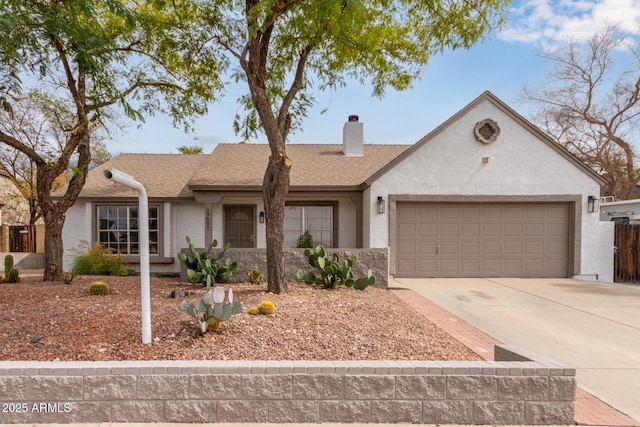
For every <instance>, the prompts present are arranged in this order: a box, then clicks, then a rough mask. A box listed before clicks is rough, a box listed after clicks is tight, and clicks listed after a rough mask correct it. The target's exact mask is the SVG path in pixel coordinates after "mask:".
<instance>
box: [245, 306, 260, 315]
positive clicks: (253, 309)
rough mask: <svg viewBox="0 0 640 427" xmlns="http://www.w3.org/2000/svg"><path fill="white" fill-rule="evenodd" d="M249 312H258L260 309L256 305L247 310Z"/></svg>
mask: <svg viewBox="0 0 640 427" xmlns="http://www.w3.org/2000/svg"><path fill="white" fill-rule="evenodd" d="M248 313H249V314H253V315H255V314H260V309H258V307H251V308H250V309H249V311H248Z"/></svg>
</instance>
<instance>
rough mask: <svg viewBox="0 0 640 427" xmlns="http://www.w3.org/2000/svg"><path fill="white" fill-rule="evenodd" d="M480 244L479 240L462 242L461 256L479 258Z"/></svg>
mask: <svg viewBox="0 0 640 427" xmlns="http://www.w3.org/2000/svg"><path fill="white" fill-rule="evenodd" d="M481 247H482V243H481V242H480V241H479V240H475V241H464V242H462V254H463V255H466V256H474V255H475V256H480V254H481V253H482V251H481Z"/></svg>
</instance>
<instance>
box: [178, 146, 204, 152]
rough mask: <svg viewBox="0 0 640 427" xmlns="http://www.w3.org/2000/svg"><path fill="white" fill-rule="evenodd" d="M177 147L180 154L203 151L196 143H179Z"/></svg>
mask: <svg viewBox="0 0 640 427" xmlns="http://www.w3.org/2000/svg"><path fill="white" fill-rule="evenodd" d="M177 149H178V152H179V153H180V154H202V152H203V151H204V149H203V148H202V147H199V146H197V145H191V146H187V145H181V146H180V147H178V148H177Z"/></svg>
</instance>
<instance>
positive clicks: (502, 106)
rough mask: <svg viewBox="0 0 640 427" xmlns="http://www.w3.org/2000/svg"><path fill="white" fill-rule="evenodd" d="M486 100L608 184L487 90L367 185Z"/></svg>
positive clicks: (576, 164) (596, 179) (381, 170)
mask: <svg viewBox="0 0 640 427" xmlns="http://www.w3.org/2000/svg"><path fill="white" fill-rule="evenodd" d="M484 101H489V102H491V103H492V104H493V105H495V106H496V107H497V108H499V109H500V110H502V111H503V112H504V113H505V114H506V115H508V116H509V117H511V118H512V119H513V120H515V121H516V122H517V123H518V124H520V125H521V126H522V127H523V128H525V129H526V130H528V131H529V132H531V133H532V134H533V135H535V136H536V137H537V138H538V139H539V140H540V141H542V142H543V143H545V144H547V145H548V146H549V147H551V148H552V149H554V150H555V151H556V152H557V153H558V154H560V155H561V156H563V157H565V158H566V159H567V160H569V161H570V162H571V163H573V164H574V165H575V166H577V167H578V168H579V169H581V170H582V171H583V172H584V173H586V174H587V175H589V176H591V177H592V178H593V179H594V180H595V181H596V182H598V183H599V184H600V185H604V184H606V182H607V181H606V179H605V178H603V177H602V176H600V175H598V174H597V173H596V172H595V171H594V170H593V169H591V168H590V167H589V166H587V165H586V164H585V163H584V162H583V161H582V160H580V159H579V158H578V157H576V156H575V155H574V154H572V153H571V152H570V151H569V150H567V149H566V148H564V147H563V146H561V145H559V144H557V143H556V142H555V141H554V140H552V139H551V138H550V137H549V136H548V135H547V134H545V133H544V132H542V131H541V130H540V129H539V128H538V127H536V126H535V125H534V124H532V123H531V122H530V121H528V120H527V119H525V118H524V117H523V116H521V115H520V114H518V113H517V112H516V111H515V110H513V109H512V108H511V107H509V106H508V105H507V104H505V103H504V102H502V100H500V99H499V98H498V97H497V96H495V95H494V94H493V93H491V92H490V91H485V92H483V93H482V94H481V95H480V96H479V97H477V98H476V99H474V100H473V101H471V102H470V103H469V104H467V106H466V107H464V108H463V109H461V110H460V111H458V112H457V113H456V114H454V115H453V116H451V117H450V118H449V119H447V120H446V121H445V122H444V123H442V124H441V125H440V126H438V127H437V128H435V129H434V130H433V131H431V132H429V133H428V134H427V135H426V136H424V137H422V138H421V139H420V140H419V141H418V142H416V143H415V144H413V145H412V146H411V148H409V149H408V150H406V151H405V152H403V153H402V154H401V155H399V156H398V157H396V158H395V159H394V160H393V161H391V162H389V163H388V164H387V165H385V166H384V167H382V168H381V169H380V170H378V171H377V172H376V173H375V174H374V175H373V176H371V177H370V178H369V179H367V181H366V185H371V184H372V183H373V182H374V181H375V180H376V179H378V178H380V177H381V176H382V175H384V174H385V173H386V172H388V171H389V170H390V169H392V168H393V167H394V166H396V165H397V164H399V163H400V162H402V161H403V160H404V159H406V158H407V157H409V156H410V155H411V154H413V153H414V152H415V151H417V150H419V149H420V147H422V146H423V145H424V144H427V143H429V142H430V141H432V140H433V139H434V138H435V137H436V136H437V135H438V134H440V133H441V132H442V131H444V130H445V129H447V128H448V127H449V126H451V125H452V124H453V123H455V122H456V121H457V120H458V119H459V118H460V117H462V116H463V115H465V114H466V113H467V112H469V111H470V110H472V109H473V108H475V107H476V106H478V105H479V104H480V103H482V102H484Z"/></svg>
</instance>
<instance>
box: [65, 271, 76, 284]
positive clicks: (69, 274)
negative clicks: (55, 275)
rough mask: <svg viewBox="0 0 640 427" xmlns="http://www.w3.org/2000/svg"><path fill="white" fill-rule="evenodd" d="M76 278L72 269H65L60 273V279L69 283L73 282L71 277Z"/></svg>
mask: <svg viewBox="0 0 640 427" xmlns="http://www.w3.org/2000/svg"><path fill="white" fill-rule="evenodd" d="M75 278H76V273H75V272H74V271H73V270H72V271H65V272H63V273H62V281H63V282H64V283H65V284H67V285H69V284H71V282H73V279H75Z"/></svg>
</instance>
